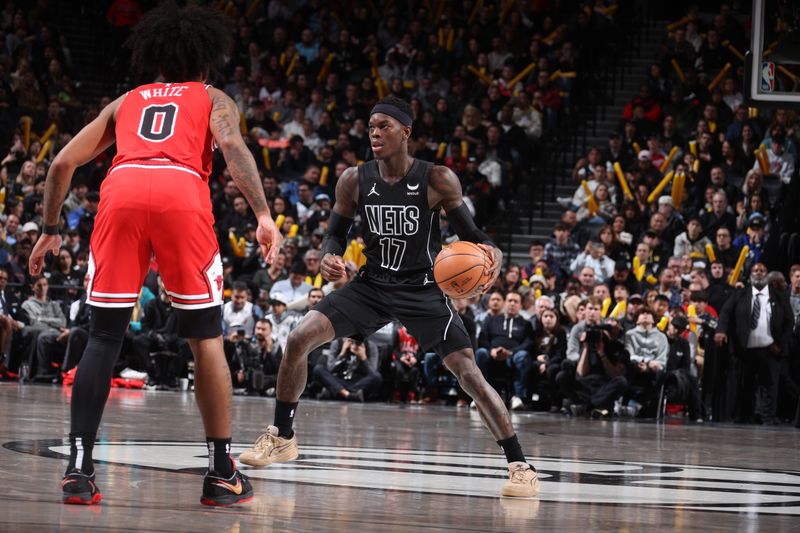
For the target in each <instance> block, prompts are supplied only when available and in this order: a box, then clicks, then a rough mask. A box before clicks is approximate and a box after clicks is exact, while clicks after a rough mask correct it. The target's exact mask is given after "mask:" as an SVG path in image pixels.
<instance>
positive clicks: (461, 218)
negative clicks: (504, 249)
mask: <svg viewBox="0 0 800 533" xmlns="http://www.w3.org/2000/svg"><path fill="white" fill-rule="evenodd" d="M447 220H448V222H450V225H451V226H453V229H454V230H456V235H458V238H459V239H461V240H462V241H468V242H474V243H478V244H488V245H489V246H494V247H495V248H497V245H496V244H495V243H493V242H492V240H491V239H490V238H489V236H488V235H486V233H484V232H483V231H481V230H480V229H479V228H478V226H476V225H475V221H474V220H473V219H472V214H471V213H470V212H469V209H468V208H467V206H466V204H464V202H461V203H460V204H459V206H458V207H456V208H455V209H451V210H450V211H448V212H447Z"/></svg>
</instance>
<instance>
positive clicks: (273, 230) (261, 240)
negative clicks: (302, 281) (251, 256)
mask: <svg viewBox="0 0 800 533" xmlns="http://www.w3.org/2000/svg"><path fill="white" fill-rule="evenodd" d="M256 240H257V241H258V244H259V245H260V246H261V254H262V255H263V256H264V260H265V261H266V262H267V263H268V264H270V265H271V264H272V262H273V261H274V260H275V258H276V257H277V256H278V252H279V251H280V249H281V241H283V236H282V235H281V232H280V231H279V230H278V226H276V225H275V221H274V220H272V218H271V217H267V216H263V217H259V219H258V228H256Z"/></svg>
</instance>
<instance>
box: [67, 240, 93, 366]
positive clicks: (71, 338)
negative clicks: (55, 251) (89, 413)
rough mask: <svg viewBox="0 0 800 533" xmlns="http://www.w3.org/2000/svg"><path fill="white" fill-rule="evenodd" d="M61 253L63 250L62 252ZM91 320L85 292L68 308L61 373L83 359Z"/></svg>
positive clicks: (85, 282) (87, 281)
mask: <svg viewBox="0 0 800 533" xmlns="http://www.w3.org/2000/svg"><path fill="white" fill-rule="evenodd" d="M62 251H63V250H62ZM88 285H89V280H85V281H84V289H86V288H88ZM91 318H92V307H91V306H90V305H88V304H87V303H86V291H85V290H84V292H83V293H81V296H80V298H78V299H77V300H75V301H74V302H72V305H70V307H69V335H68V336H67V347H66V350H65V352H64V361H63V363H61V372H62V373H63V372H69V371H70V369H72V368H73V367H75V366H77V365H78V363H79V362H80V360H81V357H83V351H84V350H85V349H86V345H87V344H88V342H89V324H90V323H91Z"/></svg>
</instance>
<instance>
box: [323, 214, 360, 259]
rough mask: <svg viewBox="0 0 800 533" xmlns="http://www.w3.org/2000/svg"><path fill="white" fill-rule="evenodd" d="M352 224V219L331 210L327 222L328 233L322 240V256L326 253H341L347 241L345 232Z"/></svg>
mask: <svg viewBox="0 0 800 533" xmlns="http://www.w3.org/2000/svg"><path fill="white" fill-rule="evenodd" d="M352 225H353V219H352V218H347V217H343V216H341V215H340V214H338V213H337V212H336V211H331V218H330V221H329V223H328V233H326V234H325V238H324V239H323V240H322V257H325V256H326V255H327V254H333V255H342V253H343V252H344V247H345V244H346V241H347V232H348V231H350V226H352Z"/></svg>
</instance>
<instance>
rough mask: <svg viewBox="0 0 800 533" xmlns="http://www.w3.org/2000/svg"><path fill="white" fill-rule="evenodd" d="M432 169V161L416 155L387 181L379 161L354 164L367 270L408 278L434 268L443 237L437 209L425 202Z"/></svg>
mask: <svg viewBox="0 0 800 533" xmlns="http://www.w3.org/2000/svg"><path fill="white" fill-rule="evenodd" d="M432 168H433V163H429V162H427V161H422V160H419V159H414V162H413V163H412V164H411V168H410V169H409V170H408V173H407V174H406V175H405V177H404V178H403V179H401V180H400V181H398V182H397V183H395V184H393V185H390V184H388V183H386V182H385V181H384V180H383V178H381V176H380V172H379V171H378V163H377V161H375V160H372V161H368V162H366V163H364V164H362V165H361V166H359V167H358V196H359V198H358V209H359V213H360V215H361V220H362V227H363V234H364V243H365V249H364V255H365V256H366V257H367V264H366V270H367V272H370V273H374V274H379V275H383V276H398V277H406V276H414V275H418V274H422V273H423V272H425V273H427V272H430V271H431V269H432V268H433V260H434V258H435V257H436V254H437V253H439V252H440V251H441V249H442V238H441V233H440V231H439V216H438V213H437V211H434V210H432V209H431V208H430V207H429V206H428V183H429V181H430V175H431V169H432ZM430 280H431V281H432V280H433V276H431V277H430Z"/></svg>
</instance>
